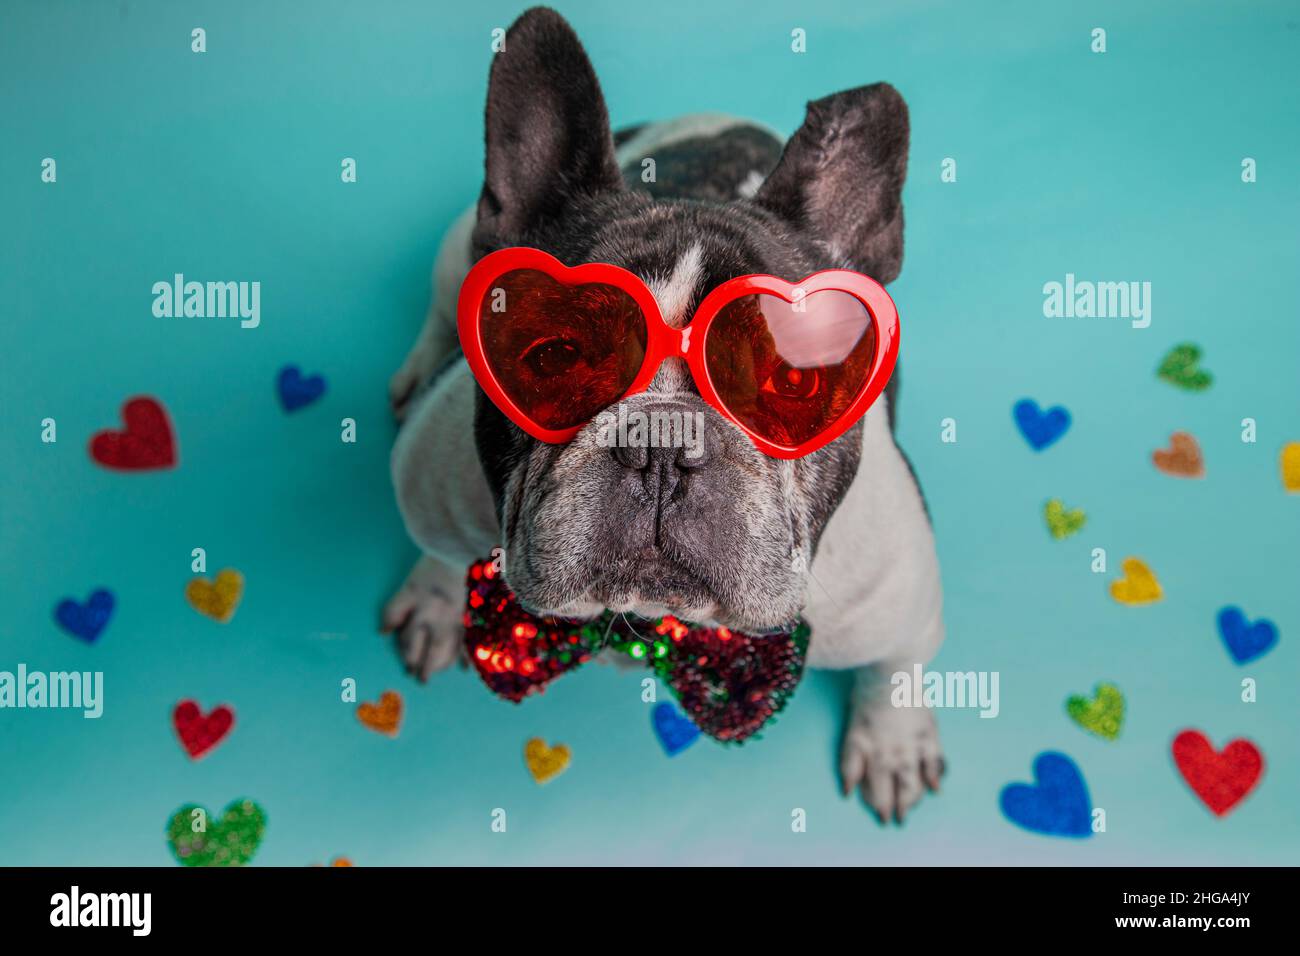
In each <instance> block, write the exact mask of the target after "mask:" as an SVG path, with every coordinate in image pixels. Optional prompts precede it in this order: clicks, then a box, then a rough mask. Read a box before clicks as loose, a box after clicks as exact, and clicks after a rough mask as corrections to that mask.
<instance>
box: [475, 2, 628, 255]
mask: <svg viewBox="0 0 1300 956" xmlns="http://www.w3.org/2000/svg"><path fill="white" fill-rule="evenodd" d="M486 125H487V174H486V176H485V177H484V182H483V193H482V195H481V196H480V197H479V203H478V227H477V229H476V230H475V235H474V245H475V247H476V248H479V249H482V248H484V247H486V246H490V245H503V244H504V245H509V244H511V243H512V242H516V241H518V240H519V238H520V237H522V236H524V235H526V234H527V233H528V231H529V230H530V229H532V228H533V227H534V226H536V225H537V224H538V223H539V222H542V221H544V220H545V219H546V218H547V217H550V216H553V215H554V214H555V213H557V212H558V211H560V210H562V209H563V208H564V206H565V205H566V203H568V202H569V201H570V200H571V199H572V198H573V197H575V196H577V195H581V194H588V195H594V194H596V193H599V192H603V191H605V190H612V189H621V188H622V186H623V181H622V177H621V176H620V175H619V170H618V163H617V162H616V161H615V159H614V138H613V136H612V135H611V133H610V129H609V114H608V113H607V112H606V110H605V98H604V97H603V96H602V95H601V92H600V83H599V82H597V80H596V72H595V70H593V69H592V67H591V61H590V60H588V59H587V54H586V51H584V50H583V48H582V44H581V43H580V42H579V41H578V37H577V35H576V34H574V32H573V28H572V27H570V26H569V24H568V23H567V22H566V21H565V20H564V18H563V17H561V16H560V15H559V14H558V13H556V12H555V11H554V10H551V9H549V8H547V7H534V8H533V9H531V10H529V11H527V12H526V13H524V14H523V16H521V17H520V18H519V19H518V20H516V21H515V22H514V25H513V26H512V27H511V28H510V30H509V31H508V32H507V33H506V36H505V46H504V48H503V49H502V50H500V52H498V53H497V54H496V58H495V60H494V61H493V63H492V75H491V79H490V80H489V82H488V100H487V124H486Z"/></svg>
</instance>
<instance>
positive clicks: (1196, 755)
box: [1173, 730, 1264, 817]
mask: <svg viewBox="0 0 1300 956" xmlns="http://www.w3.org/2000/svg"><path fill="white" fill-rule="evenodd" d="M1173 754H1174V763H1175V764H1177V766H1178V772H1179V773H1181V774H1182V775H1183V779H1184V780H1186V781H1187V785H1188V786H1189V787H1191V788H1192V792H1193V793H1195V794H1196V795H1197V796H1198V797H1200V798H1201V802H1202V803H1204V804H1205V805H1206V806H1207V807H1209V808H1210V809H1211V810H1212V811H1213V812H1214V814H1215V816H1220V817H1221V816H1223V815H1224V814H1226V813H1227V812H1228V811H1229V810H1231V809H1232V808H1233V807H1235V806H1236V805H1237V804H1238V803H1240V802H1241V801H1242V799H1243V798H1245V796H1246V794H1248V793H1250V791H1251V790H1253V789H1254V787H1255V784H1257V783H1259V778H1260V777H1262V776H1263V775H1264V755H1263V754H1261V753H1260V752H1259V748H1258V747H1256V746H1255V745H1254V744H1253V743H1251V742H1250V741H1249V740H1244V739H1237V740H1233V741H1231V742H1229V744H1228V745H1227V746H1226V747H1224V748H1223V750H1221V751H1216V750H1215V749H1214V746H1213V745H1212V744H1211V743H1210V741H1209V738H1207V737H1206V736H1205V734H1203V733H1201V732H1200V731H1199V730H1184V731H1183V732H1182V733H1180V734H1179V735H1178V736H1177V737H1175V738H1174V745H1173Z"/></svg>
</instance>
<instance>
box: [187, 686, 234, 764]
mask: <svg viewBox="0 0 1300 956" xmlns="http://www.w3.org/2000/svg"><path fill="white" fill-rule="evenodd" d="M172 726H173V727H174V728H176V736H177V737H179V738H180V740H181V746H182V747H184V748H185V752H186V753H188V754H189V755H190V758H191V759H193V760H198V759H199V758H200V757H202V756H203V755H204V754H206V753H207V752H208V751H210V750H211V749H212V748H213V747H215V746H216V745H217V744H219V743H221V741H223V740H225V739H226V735H227V734H229V733H230V730H231V728H232V727H234V726H235V712H234V711H233V710H231V709H230V708H229V707H227V706H226V705H225V704H219V705H217V706H216V707H213V708H212V710H210V711H209V712H208V713H206V714H205V713H203V711H201V710H200V709H199V705H198V702H197V701H193V700H183V701H181V702H180V703H179V704H177V705H176V708H175V709H174V710H173V711H172Z"/></svg>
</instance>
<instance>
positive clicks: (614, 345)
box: [457, 248, 898, 458]
mask: <svg viewBox="0 0 1300 956" xmlns="http://www.w3.org/2000/svg"><path fill="white" fill-rule="evenodd" d="M457 312H458V319H457V324H458V326H459V330H460V344H461V349H462V350H463V351H464V353H465V358H466V360H467V361H468V362H469V367H470V370H471V371H472V372H473V373H474V378H475V379H476V380H477V381H478V383H479V385H480V386H481V387H482V388H483V391H484V392H486V393H487V396H488V398H490V399H491V400H492V402H493V404H495V405H496V406H497V407H498V408H499V409H501V411H502V412H503V413H505V415H506V416H507V417H508V418H509V419H510V420H511V421H513V422H514V423H515V424H516V425H518V426H519V427H520V428H522V429H523V430H524V431H526V432H527V433H528V434H530V435H532V436H533V437H534V438H537V439H539V440H541V441H544V442H550V443H553V444H557V443H562V442H567V441H570V440H572V439H573V437H574V436H575V435H577V433H578V432H579V431H581V430H582V428H583V426H585V425H587V424H588V423H589V422H591V421H592V420H593V419H594V418H596V416H597V415H598V414H599V413H600V412H601V411H602V410H604V409H606V408H608V407H609V406H610V405H612V404H614V403H615V402H618V401H620V400H621V399H624V398H626V397H628V396H629V395H634V394H636V393H637V392H642V391H645V389H646V388H647V387H648V386H649V385H650V382H651V381H652V380H653V379H654V377H655V373H656V372H657V371H658V370H659V366H660V365H661V364H662V363H663V361H664V359H667V358H670V357H677V358H681V359H683V360H684V361H685V362H686V365H687V366H688V367H689V368H690V371H691V375H692V377H693V378H694V380H695V385H696V387H697V388H698V389H699V391H700V396H701V397H702V398H703V399H704V400H705V401H706V402H708V403H709V404H710V405H712V406H713V407H714V408H715V409H717V410H718V412H720V413H721V414H722V415H723V416H724V417H725V418H726V419H727V420H729V421H731V422H733V423H735V424H736V425H737V426H738V427H739V428H740V429H741V430H742V431H744V432H745V434H746V435H748V436H749V438H750V440H751V441H752V442H753V443H754V446H755V447H756V448H758V450H759V451H761V452H763V453H764V454H767V455H771V456H773V457H776V458H799V457H801V456H803V455H807V454H809V453H810V452H813V451H816V450H817V449H818V448H821V447H822V446H823V445H825V444H827V443H829V442H832V441H834V440H835V439H836V438H838V437H839V436H840V435H842V434H844V432H846V431H847V430H848V429H849V428H851V427H852V426H853V424H854V423H855V422H856V421H857V420H858V419H859V418H861V417H862V416H863V415H864V414H865V413H866V411H867V409H868V408H870V407H871V403H872V402H874V401H875V400H876V398H877V396H879V395H880V393H881V391H883V390H884V387H885V384H886V383H887V382H888V381H889V376H890V375H891V374H892V373H893V371H894V363H895V362H896V361H897V359H898V310H897V309H896V308H895V306H894V302H893V300H892V299H891V298H890V297H889V293H888V292H886V291H885V290H884V287H883V286H881V285H880V283H878V282H876V281H875V280H874V279H871V278H869V277H868V276H864V275H861V274H860V273H857V272H849V271H847V270H844V269H830V270H827V271H824V272H817V273H814V274H813V275H810V276H808V277H807V278H806V279H802V280H800V281H798V282H786V281H785V280H783V279H778V278H776V277H775V276H768V275H747V276H740V277H739V278H735V279H731V280H729V281H727V282H724V283H723V284H722V285H720V286H718V287H717V288H716V289H714V290H712V291H711V292H710V293H709V294H708V295H706V296H705V297H704V301H703V302H701V303H700V306H699V308H698V309H696V310H695V315H694V317H693V318H692V320H691V321H690V322H689V324H687V325H686V326H685V327H684V328H681V329H674V328H672V327H671V326H669V325H668V323H667V322H665V321H664V318H663V316H662V315H661V313H660V311H659V306H658V304H657V303H656V302H655V298H654V295H653V294H652V293H651V292H650V290H649V288H647V287H646V284H645V283H644V282H643V281H642V280H641V279H640V278H638V277H637V276H636V275H634V274H633V273H631V272H629V271H627V270H626V269H622V268H620V267H618V266H614V265H608V264H606V263H587V264H584V265H579V266H574V267H572V268H571V267H569V266H566V265H565V264H564V263H562V262H560V260H558V259H556V258H555V257H554V256H552V255H549V254H548V253H545V252H542V251H541V250H539V249H527V248H510V249H502V250H500V251H498V252H494V253H492V254H490V255H488V256H485V257H484V258H483V259H481V260H479V262H478V263H477V264H476V265H475V266H474V268H472V269H471V270H470V272H469V275H468V276H466V278H465V281H464V283H463V284H462V285H461V289H460V300H459V302H458V305H457Z"/></svg>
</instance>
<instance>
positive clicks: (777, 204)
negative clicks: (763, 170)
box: [755, 83, 908, 283]
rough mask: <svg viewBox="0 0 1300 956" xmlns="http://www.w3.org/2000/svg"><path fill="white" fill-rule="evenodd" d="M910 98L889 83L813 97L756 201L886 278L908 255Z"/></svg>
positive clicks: (864, 268)
mask: <svg viewBox="0 0 1300 956" xmlns="http://www.w3.org/2000/svg"><path fill="white" fill-rule="evenodd" d="M907 139H908V123H907V104H906V103H904V102H903V97H902V96H900V95H899V93H898V91H897V90H896V89H894V88H893V87H892V86H890V85H889V84H888V83H876V84H873V85H872V86H862V87H859V88H858V89H856V90H846V91H845V92H843V93H836V94H835V95H833V96H827V97H825V98H824V99H820V100H816V101H815V102H812V103H809V104H808V113H807V115H806V116H805V117H804V121H803V126H801V127H799V131H798V132H797V133H795V134H794V136H793V137H792V138H791V139H790V142H789V143H787V144H786V147H785V152H784V153H783V154H782V155H781V161H780V162H779V163H778V164H777V166H776V169H774V170H773V171H772V174H771V175H770V176H768V177H767V181H766V182H764V183H763V186H762V188H761V189H759V191H758V194H757V195H756V196H755V201H756V202H757V203H758V204H759V205H761V206H763V207H765V208H766V209H768V210H770V211H772V212H774V213H776V214H777V215H778V216H780V217H781V218H783V219H785V220H786V221H787V222H789V223H791V224H792V225H794V226H796V227H797V228H799V229H802V230H804V231H805V232H807V233H808V234H809V235H810V236H812V237H813V238H814V239H817V240H819V241H821V242H823V243H825V244H826V245H828V246H829V247H830V248H831V249H832V250H834V254H835V255H836V257H838V258H842V259H844V260H846V261H847V262H848V263H850V264H852V266H853V268H855V269H857V270H859V271H861V272H865V273H866V274H867V275H869V276H871V277H872V278H874V279H875V280H877V281H878V282H881V283H885V282H890V281H892V280H893V279H895V278H896V277H897V276H898V271H899V268H900V267H901V266H902V262H903V203H902V191H903V179H904V178H905V177H906V175H907Z"/></svg>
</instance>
